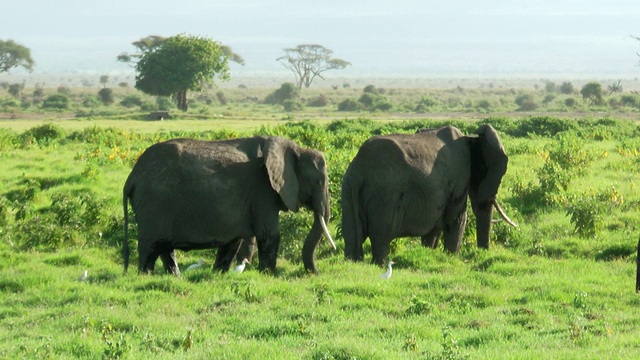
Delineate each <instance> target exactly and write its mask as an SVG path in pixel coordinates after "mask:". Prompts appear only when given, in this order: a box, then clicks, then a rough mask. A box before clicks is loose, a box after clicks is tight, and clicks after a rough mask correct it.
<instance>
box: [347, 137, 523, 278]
mask: <svg viewBox="0 0 640 360" xmlns="http://www.w3.org/2000/svg"><path fill="white" fill-rule="evenodd" d="M507 162H508V157H507V154H506V153H505V151H504V148H503V147H502V144H501V142H500V139H499V137H498V134H497V132H496V131H495V130H494V129H493V128H492V127H491V126H490V125H481V126H480V127H479V128H478V129H477V130H476V133H475V134H474V135H469V136H465V135H463V134H462V133H461V132H460V130H458V129H456V128H454V127H442V128H438V129H420V130H418V132H417V133H416V134H413V135H411V134H391V135H383V136H376V137H373V138H371V139H369V140H367V141H366V142H365V143H364V144H363V145H362V146H361V147H360V149H359V151H358V154H357V155H356V156H355V158H354V159H353V161H352V162H351V164H350V165H349V168H348V169H347V171H346V173H345V175H344V178H343V181H342V234H343V236H344V239H345V250H344V254H345V257H346V258H347V259H352V260H356V261H361V260H363V258H364V254H363V250H362V244H363V243H364V241H365V240H366V239H367V238H369V240H370V241H371V249H372V253H373V258H372V261H373V262H374V263H376V264H379V265H382V264H383V263H384V261H385V259H386V257H387V255H388V254H389V245H390V243H391V241H392V240H393V239H395V238H398V237H405V236H420V237H422V244H423V245H424V246H430V247H436V246H437V244H438V241H439V238H440V236H441V235H442V237H443V242H444V246H445V249H446V250H448V251H450V252H457V251H458V250H459V249H460V243H461V240H462V235H463V233H464V227H465V225H466V219H467V198H470V199H471V208H472V209H473V212H474V214H475V215H476V225H477V232H476V233H477V242H478V246H479V247H482V248H489V233H490V231H491V222H492V214H493V209H494V208H495V209H497V211H498V213H499V214H500V215H501V216H502V218H503V219H504V220H505V221H507V222H508V223H509V224H510V225H513V226H516V224H515V223H514V222H513V221H511V220H510V219H509V218H508V217H507V216H506V214H505V213H504V211H503V210H502V208H501V207H500V206H499V205H498V202H497V201H496V194H497V192H498V188H499V186H500V182H501V180H502V177H503V175H504V174H505V173H506V171H507Z"/></svg>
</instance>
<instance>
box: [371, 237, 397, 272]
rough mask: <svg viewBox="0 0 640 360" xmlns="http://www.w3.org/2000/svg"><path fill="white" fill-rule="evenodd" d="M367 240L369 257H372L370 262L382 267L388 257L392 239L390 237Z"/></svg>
mask: <svg viewBox="0 0 640 360" xmlns="http://www.w3.org/2000/svg"><path fill="white" fill-rule="evenodd" d="M369 240H370V241H371V255H372V256H373V258H372V259H371V262H372V263H374V264H376V265H379V266H383V265H384V263H385V260H386V259H387V256H389V249H390V244H391V240H393V239H391V238H390V237H377V236H373V237H372V236H370V237H369Z"/></svg>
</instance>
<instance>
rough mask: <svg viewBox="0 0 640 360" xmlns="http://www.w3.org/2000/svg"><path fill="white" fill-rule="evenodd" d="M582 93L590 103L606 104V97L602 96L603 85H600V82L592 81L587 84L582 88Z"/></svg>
mask: <svg viewBox="0 0 640 360" xmlns="http://www.w3.org/2000/svg"><path fill="white" fill-rule="evenodd" d="M580 95H582V98H583V99H584V100H585V101H588V102H589V103H590V104H594V105H602V104H604V99H603V98H602V85H600V83H599V82H590V83H587V84H585V85H584V86H583V87H582V89H580Z"/></svg>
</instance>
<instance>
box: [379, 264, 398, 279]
mask: <svg viewBox="0 0 640 360" xmlns="http://www.w3.org/2000/svg"><path fill="white" fill-rule="evenodd" d="M393 264H395V262H393V261H391V260H389V265H388V266H387V271H386V272H385V273H384V274H382V275H380V279H388V278H390V277H391V272H392V271H393V270H391V265H393Z"/></svg>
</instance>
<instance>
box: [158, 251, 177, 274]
mask: <svg viewBox="0 0 640 360" xmlns="http://www.w3.org/2000/svg"><path fill="white" fill-rule="evenodd" d="M160 259H162V264H163V265H164V271H165V272H166V273H167V274H173V275H176V276H180V268H179V267H178V261H177V260H176V251H175V250H174V249H171V250H167V251H163V252H162V253H161V254H160Z"/></svg>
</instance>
